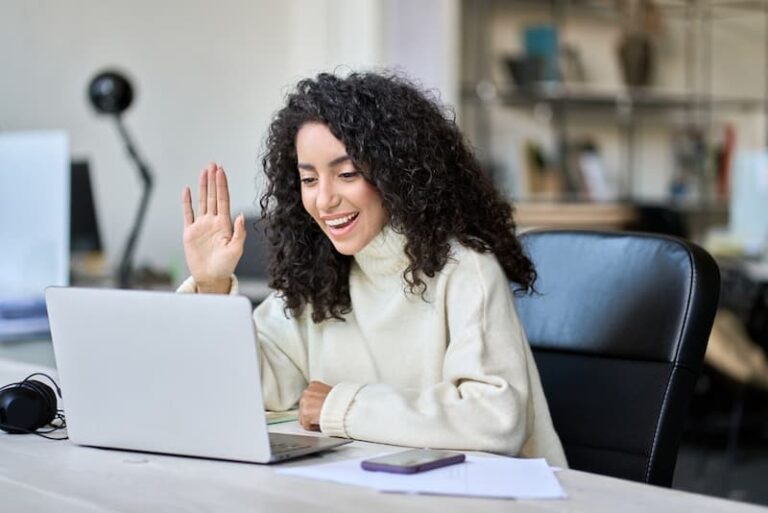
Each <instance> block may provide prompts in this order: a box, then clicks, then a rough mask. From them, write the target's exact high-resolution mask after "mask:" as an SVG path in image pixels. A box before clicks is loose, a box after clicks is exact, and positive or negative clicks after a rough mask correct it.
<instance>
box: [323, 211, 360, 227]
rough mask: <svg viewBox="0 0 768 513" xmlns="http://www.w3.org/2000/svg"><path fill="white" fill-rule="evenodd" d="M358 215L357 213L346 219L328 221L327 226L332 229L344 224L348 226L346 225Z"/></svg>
mask: <svg viewBox="0 0 768 513" xmlns="http://www.w3.org/2000/svg"><path fill="white" fill-rule="evenodd" d="M356 215H357V213H355V214H350V215H348V216H344V217H339V218H338V219H328V220H327V221H326V222H325V224H327V225H328V226H330V227H336V226H341V225H343V224H346V223H348V222H350V221H351V220H352V219H354V218H355V216H356Z"/></svg>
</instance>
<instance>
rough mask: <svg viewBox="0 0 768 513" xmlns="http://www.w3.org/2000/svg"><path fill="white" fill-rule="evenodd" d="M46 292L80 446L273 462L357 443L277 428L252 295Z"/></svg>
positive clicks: (73, 433)
mask: <svg viewBox="0 0 768 513" xmlns="http://www.w3.org/2000/svg"><path fill="white" fill-rule="evenodd" d="M45 298H46V304H47V307H48V316H49V320H50V325H51V335H52V339H53V349H54V353H55V356H56V366H57V368H58V372H59V378H60V380H61V383H60V384H61V389H62V394H63V399H64V407H65V413H66V418H67V431H68V434H69V438H70V439H71V440H72V441H73V442H75V443H77V444H81V445H89V446H96V447H108V448H117V449H128V450H136V451H148V452H158V453H166V454H176V455H185V456H200V457H206V458H218V459H226V460H237V461H247V462H254V463H270V462H275V461H280V460H284V459H288V458H293V457H297V456H303V455H305V454H310V453H314V452H319V451H323V450H327V449H331V448H333V447H337V446H339V445H343V444H346V443H349V440H344V439H338V438H328V437H316V436H301V435H287V434H279V435H278V434H275V433H268V432H267V421H266V415H265V412H264V402H263V399H262V395H261V378H260V368H259V354H258V343H257V341H256V328H255V326H254V323H253V321H252V318H251V303H250V301H248V299H247V298H245V297H242V296H221V295H207V294H206V295H204V294H174V293H168V292H147V291H125V290H109V289H81V288H68V287H49V288H48V289H46V291H45Z"/></svg>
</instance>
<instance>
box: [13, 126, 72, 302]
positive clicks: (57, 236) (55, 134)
mask: <svg viewBox="0 0 768 513" xmlns="http://www.w3.org/2000/svg"><path fill="white" fill-rule="evenodd" d="M69 160H70V157H69V138H68V137H67V134H66V133H65V132H61V131H39V132H4V133H0V191H2V192H3V199H2V201H0V296H2V297H5V298H8V297H17V298H18V297H33V298H34V297H38V298H39V297H42V295H43V290H44V289H45V287H47V286H49V285H67V284H68V283H69V210H70V209H69V186H70V179H69Z"/></svg>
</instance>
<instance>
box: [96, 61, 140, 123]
mask: <svg viewBox="0 0 768 513" xmlns="http://www.w3.org/2000/svg"><path fill="white" fill-rule="evenodd" d="M88 98H89V99H90V100H91V104H92V105H93V106H94V108H95V109H96V111H97V112H99V113H101V114H115V115H117V114H121V113H123V112H124V111H125V110H126V109H128V107H130V105H131V102H132V101H133V87H132V86H131V83H130V82H129V81H128V79H127V78H126V77H125V76H124V75H122V74H120V73H118V72H116V71H103V72H101V73H99V74H98V75H96V76H95V77H93V79H92V80H91V83H90V85H89V86H88Z"/></svg>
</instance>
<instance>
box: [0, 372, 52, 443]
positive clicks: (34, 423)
mask: <svg viewBox="0 0 768 513" xmlns="http://www.w3.org/2000/svg"><path fill="white" fill-rule="evenodd" d="M55 417H56V395H55V394H54V393H53V390H51V388H50V387H49V386H47V385H45V384H44V383H40V382H39V381H26V382H23V383H21V384H19V385H18V386H14V387H12V388H9V389H6V390H3V391H2V392H0V429H2V430H3V431H7V432H8V433H14V434H18V433H27V432H30V431H35V430H37V429H40V428H41V427H43V426H45V425H46V424H48V423H50V422H51V421H52V420H53V419H54V418H55Z"/></svg>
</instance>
